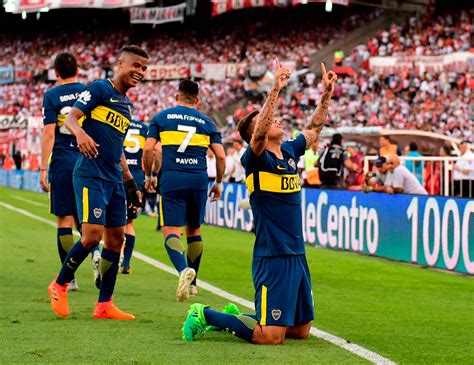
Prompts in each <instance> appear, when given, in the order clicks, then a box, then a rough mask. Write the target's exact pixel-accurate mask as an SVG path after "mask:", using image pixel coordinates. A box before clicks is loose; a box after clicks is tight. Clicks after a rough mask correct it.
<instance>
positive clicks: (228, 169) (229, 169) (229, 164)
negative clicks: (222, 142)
mask: <svg viewBox="0 0 474 365" xmlns="http://www.w3.org/2000/svg"><path fill="white" fill-rule="evenodd" d="M234 152H235V150H234V147H227V148H226V150H225V155H226V157H225V173H224V181H225V182H234V178H233V177H232V174H233V173H234Z"/></svg>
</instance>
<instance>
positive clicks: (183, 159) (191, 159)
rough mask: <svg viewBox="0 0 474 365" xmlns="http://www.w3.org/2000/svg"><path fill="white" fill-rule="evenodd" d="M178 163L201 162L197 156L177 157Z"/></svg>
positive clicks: (192, 163)
mask: <svg viewBox="0 0 474 365" xmlns="http://www.w3.org/2000/svg"><path fill="white" fill-rule="evenodd" d="M176 163H178V164H180V165H197V164H198V163H199V161H198V159H197V158H179V157H176Z"/></svg>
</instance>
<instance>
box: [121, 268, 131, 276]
mask: <svg viewBox="0 0 474 365" xmlns="http://www.w3.org/2000/svg"><path fill="white" fill-rule="evenodd" d="M120 273H121V274H125V275H130V274H131V273H132V269H130V266H129V267H120Z"/></svg>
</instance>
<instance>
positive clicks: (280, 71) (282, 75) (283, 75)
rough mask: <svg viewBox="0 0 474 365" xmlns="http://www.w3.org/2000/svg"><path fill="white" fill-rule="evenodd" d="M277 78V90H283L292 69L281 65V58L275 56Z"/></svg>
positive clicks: (275, 86)
mask: <svg viewBox="0 0 474 365" xmlns="http://www.w3.org/2000/svg"><path fill="white" fill-rule="evenodd" d="M274 76H275V79H274V80H273V87H274V88H275V89H277V90H281V89H283V88H284V87H285V85H286V84H287V83H288V80H289V79H290V77H291V71H290V70H289V69H288V68H286V67H281V66H280V60H279V59H278V57H277V58H275V75H274Z"/></svg>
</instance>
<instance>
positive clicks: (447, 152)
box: [441, 144, 451, 156]
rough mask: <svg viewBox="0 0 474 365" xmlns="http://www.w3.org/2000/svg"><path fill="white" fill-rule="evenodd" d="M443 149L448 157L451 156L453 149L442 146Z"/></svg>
mask: <svg viewBox="0 0 474 365" xmlns="http://www.w3.org/2000/svg"><path fill="white" fill-rule="evenodd" d="M441 148H442V149H443V151H444V153H446V154H447V155H448V156H451V148H449V147H448V146H446V145H445V144H444V145H442V146H441Z"/></svg>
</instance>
